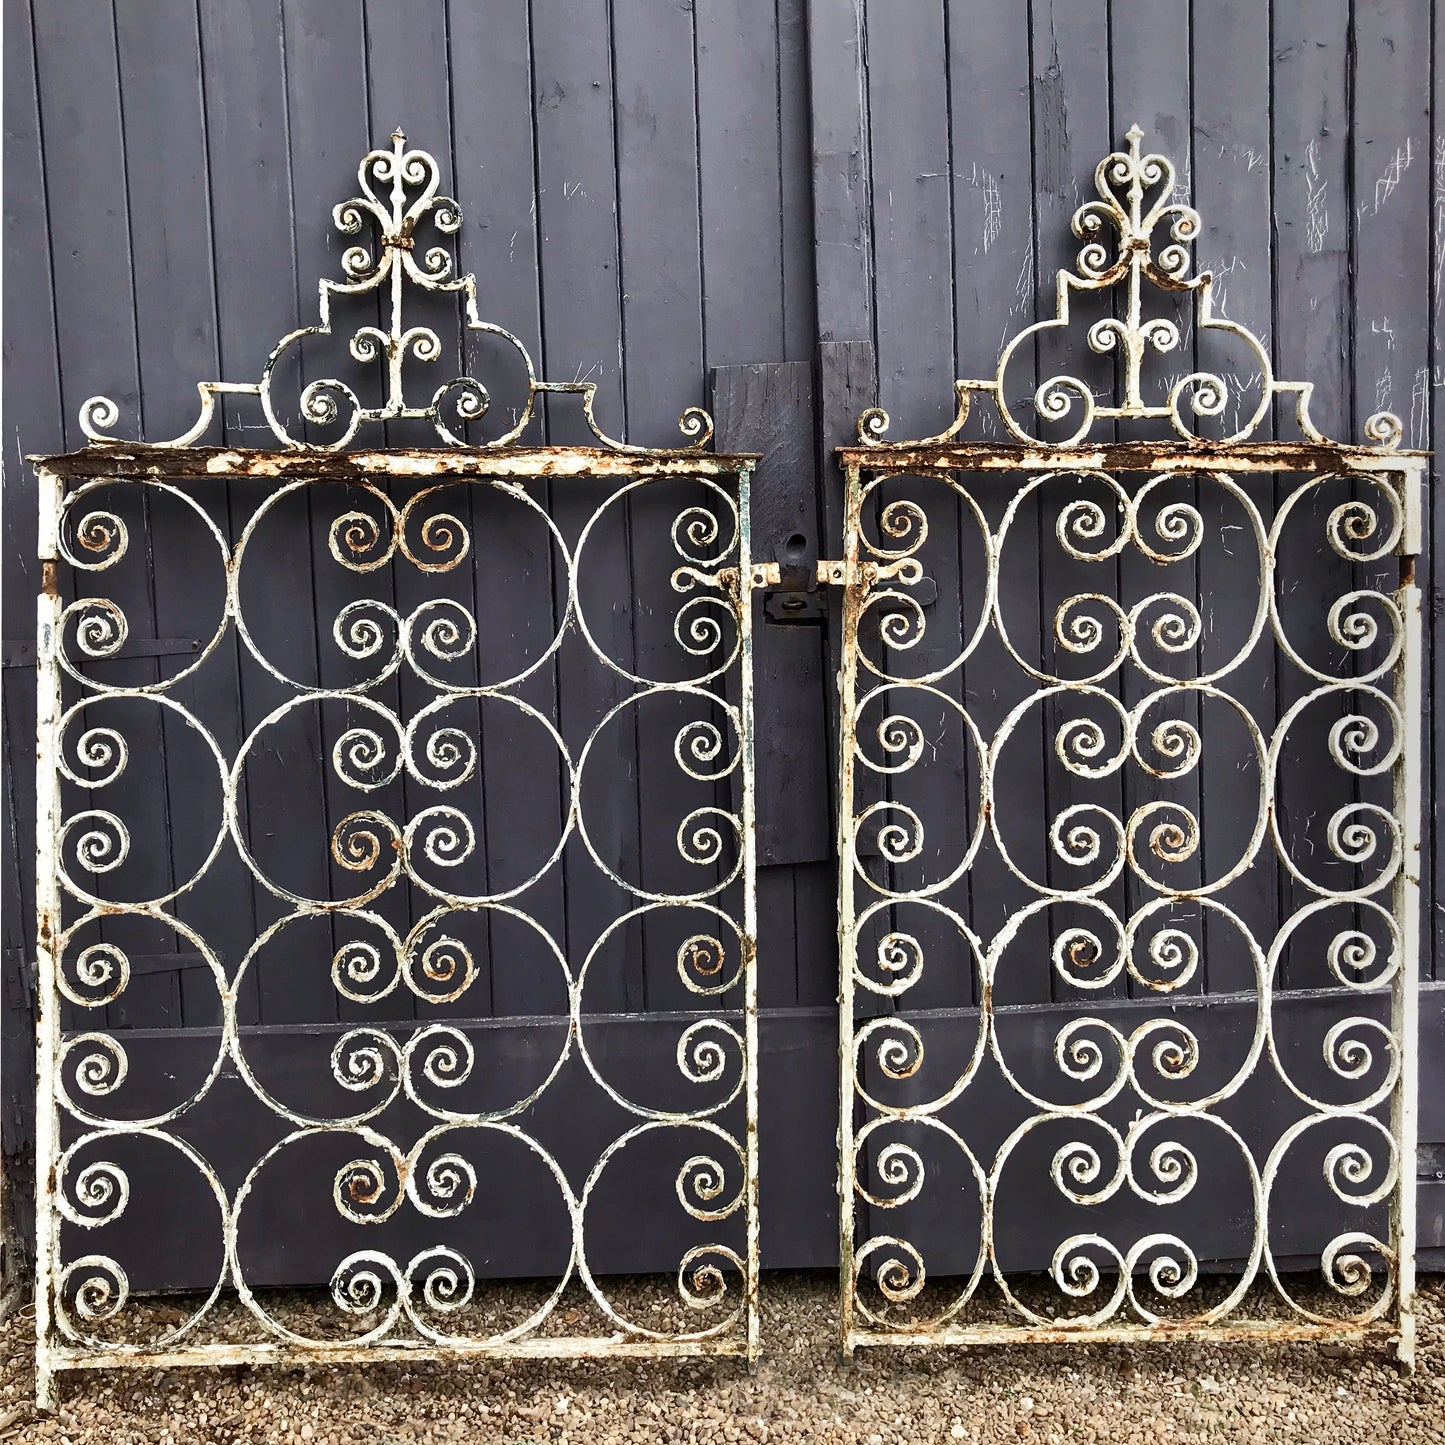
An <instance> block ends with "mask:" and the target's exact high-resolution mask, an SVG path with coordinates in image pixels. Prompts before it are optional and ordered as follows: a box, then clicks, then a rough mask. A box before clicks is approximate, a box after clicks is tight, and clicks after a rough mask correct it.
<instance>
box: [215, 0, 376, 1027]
mask: <svg viewBox="0 0 1445 1445" xmlns="http://www.w3.org/2000/svg"><path fill="white" fill-rule="evenodd" d="M200 18H201V25H200V34H201V47H200V53H201V66H202V84H203V94H204V99H205V116H206V136H207V160H208V165H209V171H210V176H211V178H212V179H211V185H210V207H211V226H212V232H213V234H214V236H215V238H216V246H215V275H216V306H217V315H218V318H219V325H218V339H219V355H220V369H219V372H220V375H221V376H222V377H223V378H226V379H229V380H237V379H240V380H253V379H255V378H257V377H259V375H260V373H261V368H262V366H263V365H264V364H265V359H266V356H267V354H268V353H269V352H270V350H271V348H272V347H273V346H274V345H275V344H276V342H277V341H278V340H279V339H280V338H281V337H282V336H284V335H286V334H287V332H289V331H291V330H292V329H293V328H294V327H295V326H296V325H298V324H299V322H300V319H301V317H305V318H306V319H307V320H310V319H311V318H313V317H314V315H315V310H314V307H315V291H314V286H315V277H314V275H313V276H311V277H308V278H307V279H306V281H305V282H304V283H298V280H297V273H296V261H295V256H296V252H295V245H296V242H295V239H294V235H293V225H294V224H295V222H296V220H297V219H298V218H297V216H296V215H295V213H293V209H292V191H291V169H290V156H289V153H288V149H287V125H288V114H287V109H288V107H287V101H288V97H287V89H286V54H285V49H284V40H283V36H284V33H285V31H284V17H283V12H282V10H281V6H280V3H279V0H276V3H274V4H262V3H255V4H247V5H234V4H228V3H223V0H202V3H201V8H200ZM352 144H353V146H354V141H353V143H352ZM241 177H244V178H245V179H244V183H242V182H241V181H240V180H238V178H241ZM304 224H313V221H312V218H311V217H309V216H308V217H307V219H306V222H305V223H304ZM223 416H224V425H223V427H222V428H221V432H222V436H221V439H222V440H223V441H225V442H227V443H229V444H231V445H236V446H263V447H264V446H267V445H271V444H274V437H273V436H272V434H271V431H270V429H269V427H268V426H267V425H266V422H265V419H264V417H262V416H261V415H260V411H259V408H258V407H257V406H256V405H255V403H254V402H253V401H248V400H247V399H245V398H242V399H240V400H239V401H237V402H234V403H232V404H229V405H227V406H226V407H225V408H224V411H223ZM265 495H266V488H265V486H264V484H261V483H247V484H236V485H233V486H232V489H231V497H232V523H233V528H234V527H239V526H242V525H244V523H245V520H246V519H247V518H248V517H249V516H250V515H251V513H252V511H253V510H254V509H255V507H256V506H258V505H259V504H260V502H261V500H262V499H263V497H264V496H265ZM274 522H275V523H276V525H273V526H271V527H269V528H268V529H267V536H266V546H265V548H264V552H265V558H264V562H263V563H262V567H263V568H264V569H266V570H269V569H272V568H274V569H276V572H277V573H278V574H279V575H283V576H287V577H291V578H293V579H295V585H296V586H297V587H298V588H299V589H300V592H301V595H302V596H306V595H308V593H309V590H310V585H311V578H312V545H311V538H310V532H309V526H308V523H307V511H306V507H305V505H304V501H300V500H298V501H297V502H296V504H295V505H289V504H283V510H282V511H281V512H280V513H279V514H278V515H277V516H276V517H275V518H274ZM256 562H261V556H260V553H259V552H258V553H257V555H256V557H255V558H254V559H253V562H252V564H251V565H252V566H253V567H254V564H255V563H256ZM243 605H244V606H245V607H246V608H247V617H248V622H249V623H250V625H251V626H252V627H253V628H254V629H255V630H256V633H257V635H258V636H259V637H263V638H266V639H267V640H268V642H270V643H271V645H273V646H278V647H285V648H286V649H287V650H288V652H290V651H294V653H295V654H296V655H301V656H306V655H309V656H310V657H312V658H313V659H314V657H315V642H314V638H315V619H314V617H313V616H311V615H309V609H299V608H295V607H293V606H290V605H289V603H288V601H287V599H286V598H285V597H284V596H282V595H280V594H279V592H278V589H274V588H267V587H266V586H265V577H264V572H262V571H261V570H260V569H257V570H256V571H254V572H253V573H252V574H251V575H250V578H249V580H247V581H245V582H243ZM288 695H289V690H288V689H286V688H285V687H283V686H282V685H281V684H279V683H277V682H276V681H275V680H274V679H272V678H271V677H270V676H268V675H267V674H266V673H265V672H264V671H263V670H262V669H261V668H260V667H259V666H257V665H256V664H255V663H254V662H252V661H251V660H250V659H249V658H247V659H244V660H243V662H242V671H241V707H242V717H241V724H242V732H243V734H244V733H248V732H249V731H250V729H252V728H253V727H255V726H256V724H257V723H259V722H260V721H261V719H262V718H263V717H264V716H266V714H267V713H268V712H269V711H270V710H271V709H272V708H273V707H276V706H278V705H279V704H280V703H281V702H282V701H283V700H284V699H285V698H286V697H287V696H288ZM320 756H322V752H321V736H320V731H319V728H317V727H315V726H308V727H307V728H304V729H301V730H300V731H299V736H298V737H297V738H296V739H295V740H293V739H291V738H289V737H288V739H287V747H286V748H285V749H282V750H279V755H273V754H272V753H270V752H268V751H266V750H264V749H263V750H260V755H259V756H258V757H257V758H256V759H255V760H254V761H253V762H252V763H251V764H250V765H249V766H248V767H247V769H246V772H247V775H248V776H247V789H246V799H245V815H244V816H245V826H246V827H247V829H248V832H249V834H250V836H251V837H252V838H255V839H263V838H282V839H285V838H288V837H290V838H293V839H295V840H296V847H297V853H298V854H301V855H302V856H297V857H293V858H292V859H291V860H289V866H291V867H292V868H294V870H295V871H294V873H293V874H291V876H292V877H294V878H295V879H296V881H297V883H298V884H300V889H299V890H298V891H308V890H312V889H314V890H318V891H317V892H315V893H314V894H313V896H317V897H319V896H321V893H320V892H319V890H321V889H324V888H325V887H326V877H327V868H326V857H325V852H324V849H317V848H316V847H314V846H310V847H306V848H305V849H304V853H303V850H302V843H301V840H312V841H313V843H314V840H315V839H316V838H317V837H318V836H320V835H321V833H322V830H323V828H324V827H325V819H326V805H325V797H324V792H323V788H322V780H321V775H320V771H319V769H318V768H317V767H316V766H315V760H316V759H317V758H319V757H320ZM255 897H256V907H257V910H258V915H259V918H260V919H261V920H262V921H263V923H264V922H269V921H270V920H271V919H273V918H274V917H276V916H277V914H278V913H279V911H280V910H279V909H278V907H277V905H276V902H275V900H274V899H272V898H271V897H270V896H269V895H268V894H266V893H265V892H264V891H262V890H260V889H259V888H257V889H256V890H255ZM308 973H311V971H308ZM257 988H258V991H259V994H260V998H259V1004H258V1008H259V1014H258V1021H259V1022H264V1023H284V1022H305V1021H307V1020H310V1019H315V1018H317V1017H334V1013H333V1012H332V1007H333V1006H332V1005H331V1003H330V1002H329V998H330V997H334V994H333V993H332V990H331V987H330V980H329V978H326V979H323V980H322V981H321V982H318V981H317V980H316V979H315V977H314V974H312V976H311V977H308V978H307V979H305V980H304V981H298V980H295V979H293V978H292V976H291V971H290V970H285V971H280V970H278V971H276V972H275V973H274V974H273V975H268V974H267V973H265V972H263V973H261V974H260V975H259V976H258V977H257ZM328 996H329V997H328Z"/></svg>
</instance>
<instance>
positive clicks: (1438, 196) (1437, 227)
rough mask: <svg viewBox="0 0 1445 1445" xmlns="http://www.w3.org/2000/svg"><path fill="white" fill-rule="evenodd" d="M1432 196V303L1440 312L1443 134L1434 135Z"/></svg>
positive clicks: (1444, 227)
mask: <svg viewBox="0 0 1445 1445" xmlns="http://www.w3.org/2000/svg"><path fill="white" fill-rule="evenodd" d="M1433 170H1434V178H1435V186H1434V197H1433V204H1432V206H1431V235H1432V239H1433V241H1434V243H1435V277H1434V297H1433V300H1434V305H1435V314H1436V316H1438V315H1439V314H1440V300H1441V296H1442V284H1441V283H1442V280H1445V269H1442V268H1445V136H1436V137H1435V159H1434V166H1433Z"/></svg>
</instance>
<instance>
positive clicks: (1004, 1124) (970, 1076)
mask: <svg viewBox="0 0 1445 1445" xmlns="http://www.w3.org/2000/svg"><path fill="white" fill-rule="evenodd" d="M1141 139H1142V137H1141V133H1140V132H1139V130H1138V129H1137V128H1136V129H1134V130H1132V131H1130V133H1129V136H1128V147H1127V149H1126V150H1123V151H1119V152H1116V153H1114V154H1111V155H1109V156H1108V157H1106V158H1105V159H1104V160H1103V161H1102V162H1101V163H1100V165H1099V167H1098V169H1097V172H1096V176H1095V181H1096V186H1097V191H1098V199H1096V200H1090V201H1088V202H1086V203H1085V204H1084V205H1082V206H1081V207H1080V208H1079V210H1078V211H1077V212H1076V213H1075V215H1074V218H1073V232H1074V234H1075V236H1077V237H1078V239H1079V240H1080V241H1081V242H1082V247H1081V249H1080V250H1079V252H1078V257H1077V264H1076V267H1075V269H1074V270H1072V271H1069V270H1065V271H1061V272H1060V273H1059V274H1058V278H1057V289H1056V291H1055V293H1054V295H1053V297H1052V301H1053V306H1052V308H1051V312H1050V314H1047V316H1046V318H1045V319H1043V320H1041V321H1039V322H1038V323H1037V324H1035V325H1033V326H1030V327H1028V328H1027V329H1025V330H1024V331H1022V332H1021V333H1020V334H1019V335H1018V336H1016V337H1015V338H1014V339H1013V340H1012V341H1010V342H1009V343H1008V344H1007V345H1006V346H1005V347H1004V349H1003V351H1002V353H1001V356H1000V358H999V363H998V368H997V371H996V373H995V375H994V376H993V377H992V378H990V379H987V380H964V381H959V382H958V383H957V385H956V412H955V415H954V418H953V420H952V422H951V424H950V425H949V426H948V427H947V428H946V429H945V430H944V431H942V432H941V433H939V434H937V435H934V436H930V437H926V438H924V439H922V440H921V441H917V442H894V441H891V440H887V439H886V436H887V431H888V417H887V415H886V414H885V413H884V412H882V411H881V410H872V411H870V412H868V413H866V414H865V415H864V416H863V417H862V418H861V420H860V423H859V428H858V435H859V442H860V445H858V446H856V447H852V448H847V449H844V450H843V451H842V452H841V453H840V456H841V460H842V464H843V468H844V471H845V473H846V486H847V492H846V521H845V554H844V557H843V559H842V560H841V561H837V562H825V563H821V564H819V575H820V579H821V580H824V581H829V582H836V583H839V584H841V585H843V586H844V588H845V592H844V599H845V600H844V608H843V621H842V631H843V648H844V651H843V666H842V670H841V674H840V689H841V706H842V726H841V735H842V740H843V741H842V758H841V777H840V799H841V800H840V823H839V834H840V864H839V867H840V870H841V872H840V881H839V902H840V915H841V916H840V940H841V959H842V985H841V991H840V1030H841V1046H840V1062H841V1130H840V1147H841V1154H840V1194H841V1201H842V1209H841V1220H842V1238H841V1254H842V1315H841V1329H842V1337H843V1345H844V1349H845V1351H852V1350H853V1349H854V1348H855V1347H856V1346H859V1345H869V1344H905V1343H906V1344H921V1343H927V1344H941V1343H982V1342H991V1341H1026V1340H1040V1341H1041V1340H1081V1341H1083V1340H1101V1339H1106V1340H1144V1339H1154V1338H1170V1339H1175V1338H1179V1337H1180V1336H1181V1335H1187V1336H1193V1337H1196V1338H1201V1337H1202V1338H1210V1339H1222V1338H1230V1337H1249V1338H1260V1337H1264V1336H1268V1337H1273V1338H1319V1337H1342V1338H1351V1337H1362V1336H1366V1335H1374V1334H1377V1333H1380V1334H1387V1335H1393V1336H1394V1337H1395V1338H1396V1341H1397V1344H1396V1348H1397V1351H1398V1354H1399V1357H1400V1358H1401V1359H1402V1360H1404V1361H1409V1360H1410V1359H1411V1358H1412V1354H1413V1347H1414V1345H1413V1341H1414V1322H1413V1314H1412V1292H1413V1287H1414V1277H1413V1276H1414V1261H1413V1248H1414V1236H1415V1221H1414V1203H1413V1192H1412V1191H1413V1180H1414V1151H1415V1094H1416V1040H1415V1032H1416V994H1417V979H1418V953H1417V933H1416V930H1417V917H1416V910H1417V895H1418V875H1419V856H1420V853H1419V847H1420V840H1419V820H1418V811H1419V805H1420V771H1419V769H1420V741H1419V709H1420V694H1419V665H1420V592H1419V590H1418V589H1417V587H1416V586H1415V585H1414V558H1415V555H1416V553H1417V552H1418V550H1419V546H1420V485H1421V474H1422V469H1423V465H1424V456H1423V454H1421V453H1418V452H1407V451H1403V450H1400V449H1399V446H1398V444H1399V441H1400V424H1399V422H1398V421H1397V420H1396V419H1395V418H1394V417H1391V416H1387V415H1380V416H1375V417H1372V418H1371V419H1370V421H1369V423H1368V424H1367V426H1366V433H1367V435H1368V437H1369V438H1370V441H1371V442H1372V443H1374V444H1373V445H1370V446H1362V447H1356V446H1342V445H1336V444H1334V443H1331V442H1328V441H1326V439H1325V438H1324V437H1323V436H1322V435H1321V434H1320V432H1319V431H1318V430H1317V429H1316V427H1315V425H1314V424H1313V423H1312V421H1311V419H1310V414H1309V401H1310V387H1309V385H1308V384H1299V383H1292V382H1284V381H1280V380H1277V379H1276V378H1275V375H1274V371H1273V367H1272V361H1271V357H1270V353H1269V349H1268V347H1267V346H1265V345H1264V344H1263V343H1262V342H1260V341H1259V340H1258V339H1257V338H1256V337H1255V336H1254V335H1252V334H1251V333H1250V332H1249V331H1247V330H1246V329H1245V328H1244V327H1243V326H1241V325H1239V324H1238V323H1237V322H1235V321H1232V320H1228V319H1225V318H1224V317H1222V316H1220V315H1219V314H1217V308H1216V306H1215V297H1214V293H1213V290H1212V280H1211V277H1210V275H1209V273H1208V272H1197V273H1196V272H1193V271H1192V270H1191V267H1192V259H1191V251H1190V244H1189V243H1190V242H1191V241H1192V240H1193V239H1194V238H1195V237H1196V236H1197V235H1198V234H1199V232H1200V220H1199V217H1198V215H1197V214H1196V213H1195V212H1194V211H1193V210H1192V209H1191V208H1190V207H1189V206H1187V205H1185V204H1183V203H1182V202H1181V201H1180V200H1179V199H1178V197H1177V195H1176V192H1175V174H1174V169H1173V167H1172V166H1171V165H1170V163H1169V161H1168V160H1166V159H1165V158H1164V157H1163V156H1160V155H1151V154H1147V153H1143V152H1142V151H1141V148H1140V141H1141ZM1231 348H1232V350H1231ZM1090 352H1092V353H1094V354H1095V355H1097V356H1099V357H1103V358H1105V360H1106V363H1108V364H1109V370H1108V372H1106V373H1105V375H1104V376H1103V378H1102V380H1100V379H1097V378H1095V379H1092V380H1091V379H1090V378H1089V377H1087V376H1085V375H1083V374H1082V372H1083V369H1084V367H1086V366H1087V365H1090V364H1092V365H1095V366H1097V365H1098V363H1097V362H1094V361H1093V359H1092V358H1091V357H1090V355H1089V353H1090ZM1060 356H1062V357H1063V361H1062V362H1061V361H1060V359H1059V358H1060ZM1219 358H1224V359H1223V360H1220V359H1219ZM1171 363H1173V365H1172V369H1171ZM1111 384H1112V386H1111ZM975 396H982V397H983V398H985V399H986V400H987V402H988V403H989V404H990V405H989V406H988V408H986V409H985V408H979V409H978V410H979V413H980V415H975V416H972V417H971V416H970V411H971V406H970V404H971V402H972V401H973V400H974V398H975ZM974 428H981V430H982V432H983V435H984V436H989V435H991V436H993V437H995V438H996V437H998V435H999V431H1000V428H1001V429H1002V431H1003V432H1004V433H1006V435H1007V440H1006V441H1004V442H1003V443H1000V442H998V441H992V442H990V441H987V440H977V439H970V437H971V435H976V433H974ZM948 578H952V579H955V581H956V586H953V587H952V592H953V594H954V595H946V592H945V579H948ZM925 584H927V585H925ZM935 593H936V595H937V601H934V600H933V599H934V596H935ZM1015 1005H1017V1006H1015ZM1040 1231H1051V1232H1050V1233H1049V1234H1048V1237H1047V1238H1043V1239H1041V1238H1040V1237H1039V1234H1040ZM1306 1256H1308V1257H1311V1258H1312V1259H1313V1264H1314V1269H1315V1270H1316V1271H1317V1272H1318V1274H1317V1279H1316V1282H1315V1284H1314V1286H1313V1287H1310V1286H1308V1285H1301V1283H1300V1282H1299V1281H1298V1279H1297V1278H1296V1276H1295V1275H1294V1274H1293V1273H1291V1272H1290V1271H1294V1270H1297V1269H1299V1268H1300V1267H1301V1263H1302V1260H1303V1258H1304V1257H1306ZM1231 1259H1232V1260H1235V1261H1240V1262H1241V1263H1240V1264H1239V1267H1238V1268H1237V1269H1236V1270H1235V1271H1234V1272H1232V1273H1224V1274H1219V1273H1211V1272H1209V1271H1208V1270H1207V1269H1206V1268H1202V1267H1201V1266H1202V1264H1205V1263H1207V1262H1208V1261H1218V1260H1231ZM1040 1270H1042V1271H1043V1272H1042V1273H1039V1272H1038V1271H1040Z"/></svg>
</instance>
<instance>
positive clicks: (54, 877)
mask: <svg viewBox="0 0 1445 1445" xmlns="http://www.w3.org/2000/svg"><path fill="white" fill-rule="evenodd" d="M62 487H63V483H62V482H61V480H60V478H59V477H58V476H56V475H55V473H54V472H49V471H45V470H43V469H42V470H41V471H40V473H39V497H40V513H39V519H38V520H39V545H38V547H37V552H38V555H39V557H40V567H41V584H40V595H39V597H38V598H37V599H36V618H35V624H36V631H35V913H36V930H37V931H36V951H35V963H36V973H37V987H36V996H37V997H36V1028H35V1112H36V1120H35V1188H36V1194H37V1199H36V1206H37V1207H36V1210H35V1402H36V1405H37V1406H38V1407H39V1408H40V1409H41V1410H52V1409H54V1407H55V1371H54V1367H53V1365H52V1363H51V1358H50V1344H51V1311H52V1307H53V1302H54V1291H55V1270H56V1264H57V1258H56V1248H57V1244H58V1236H59V1223H58V1216H57V1213H56V1209H55V1200H54V1194H55V1188H56V1184H57V1180H56V1178H55V1169H56V1162H57V1160H58V1159H59V1158H60V1115H59V1110H58V1108H57V1106H56V1077H55V1070H56V1065H57V1060H58V1058H59V1053H60V995H59V991H58V990H57V988H56V983H55V980H56V976H57V973H58V972H59V967H60V958H59V951H60V931H61V920H60V879H59V870H58V868H57V866H56V857H55V850H56V847H57V834H58V832H59V829H60V817H61V813H60V770H59V767H58V762H57V757H56V748H57V746H58V743H59V730H60V666H59V663H58V661H57V656H58V652H59V647H60V613H61V606H60V587H59V579H58V575H57V573H58V567H59V558H60V545H59V540H60V539H59V527H60V501H61V492H62Z"/></svg>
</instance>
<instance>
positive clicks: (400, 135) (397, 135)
mask: <svg viewBox="0 0 1445 1445" xmlns="http://www.w3.org/2000/svg"><path fill="white" fill-rule="evenodd" d="M391 138H392V140H394V141H395V142H396V143H397V144H398V145H400V144H401V142H402V141H404V140H405V139H406V132H405V131H404V130H403V129H402V128H401V127H400V126H397V128H396V129H395V130H394V131H392V133H391Z"/></svg>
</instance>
